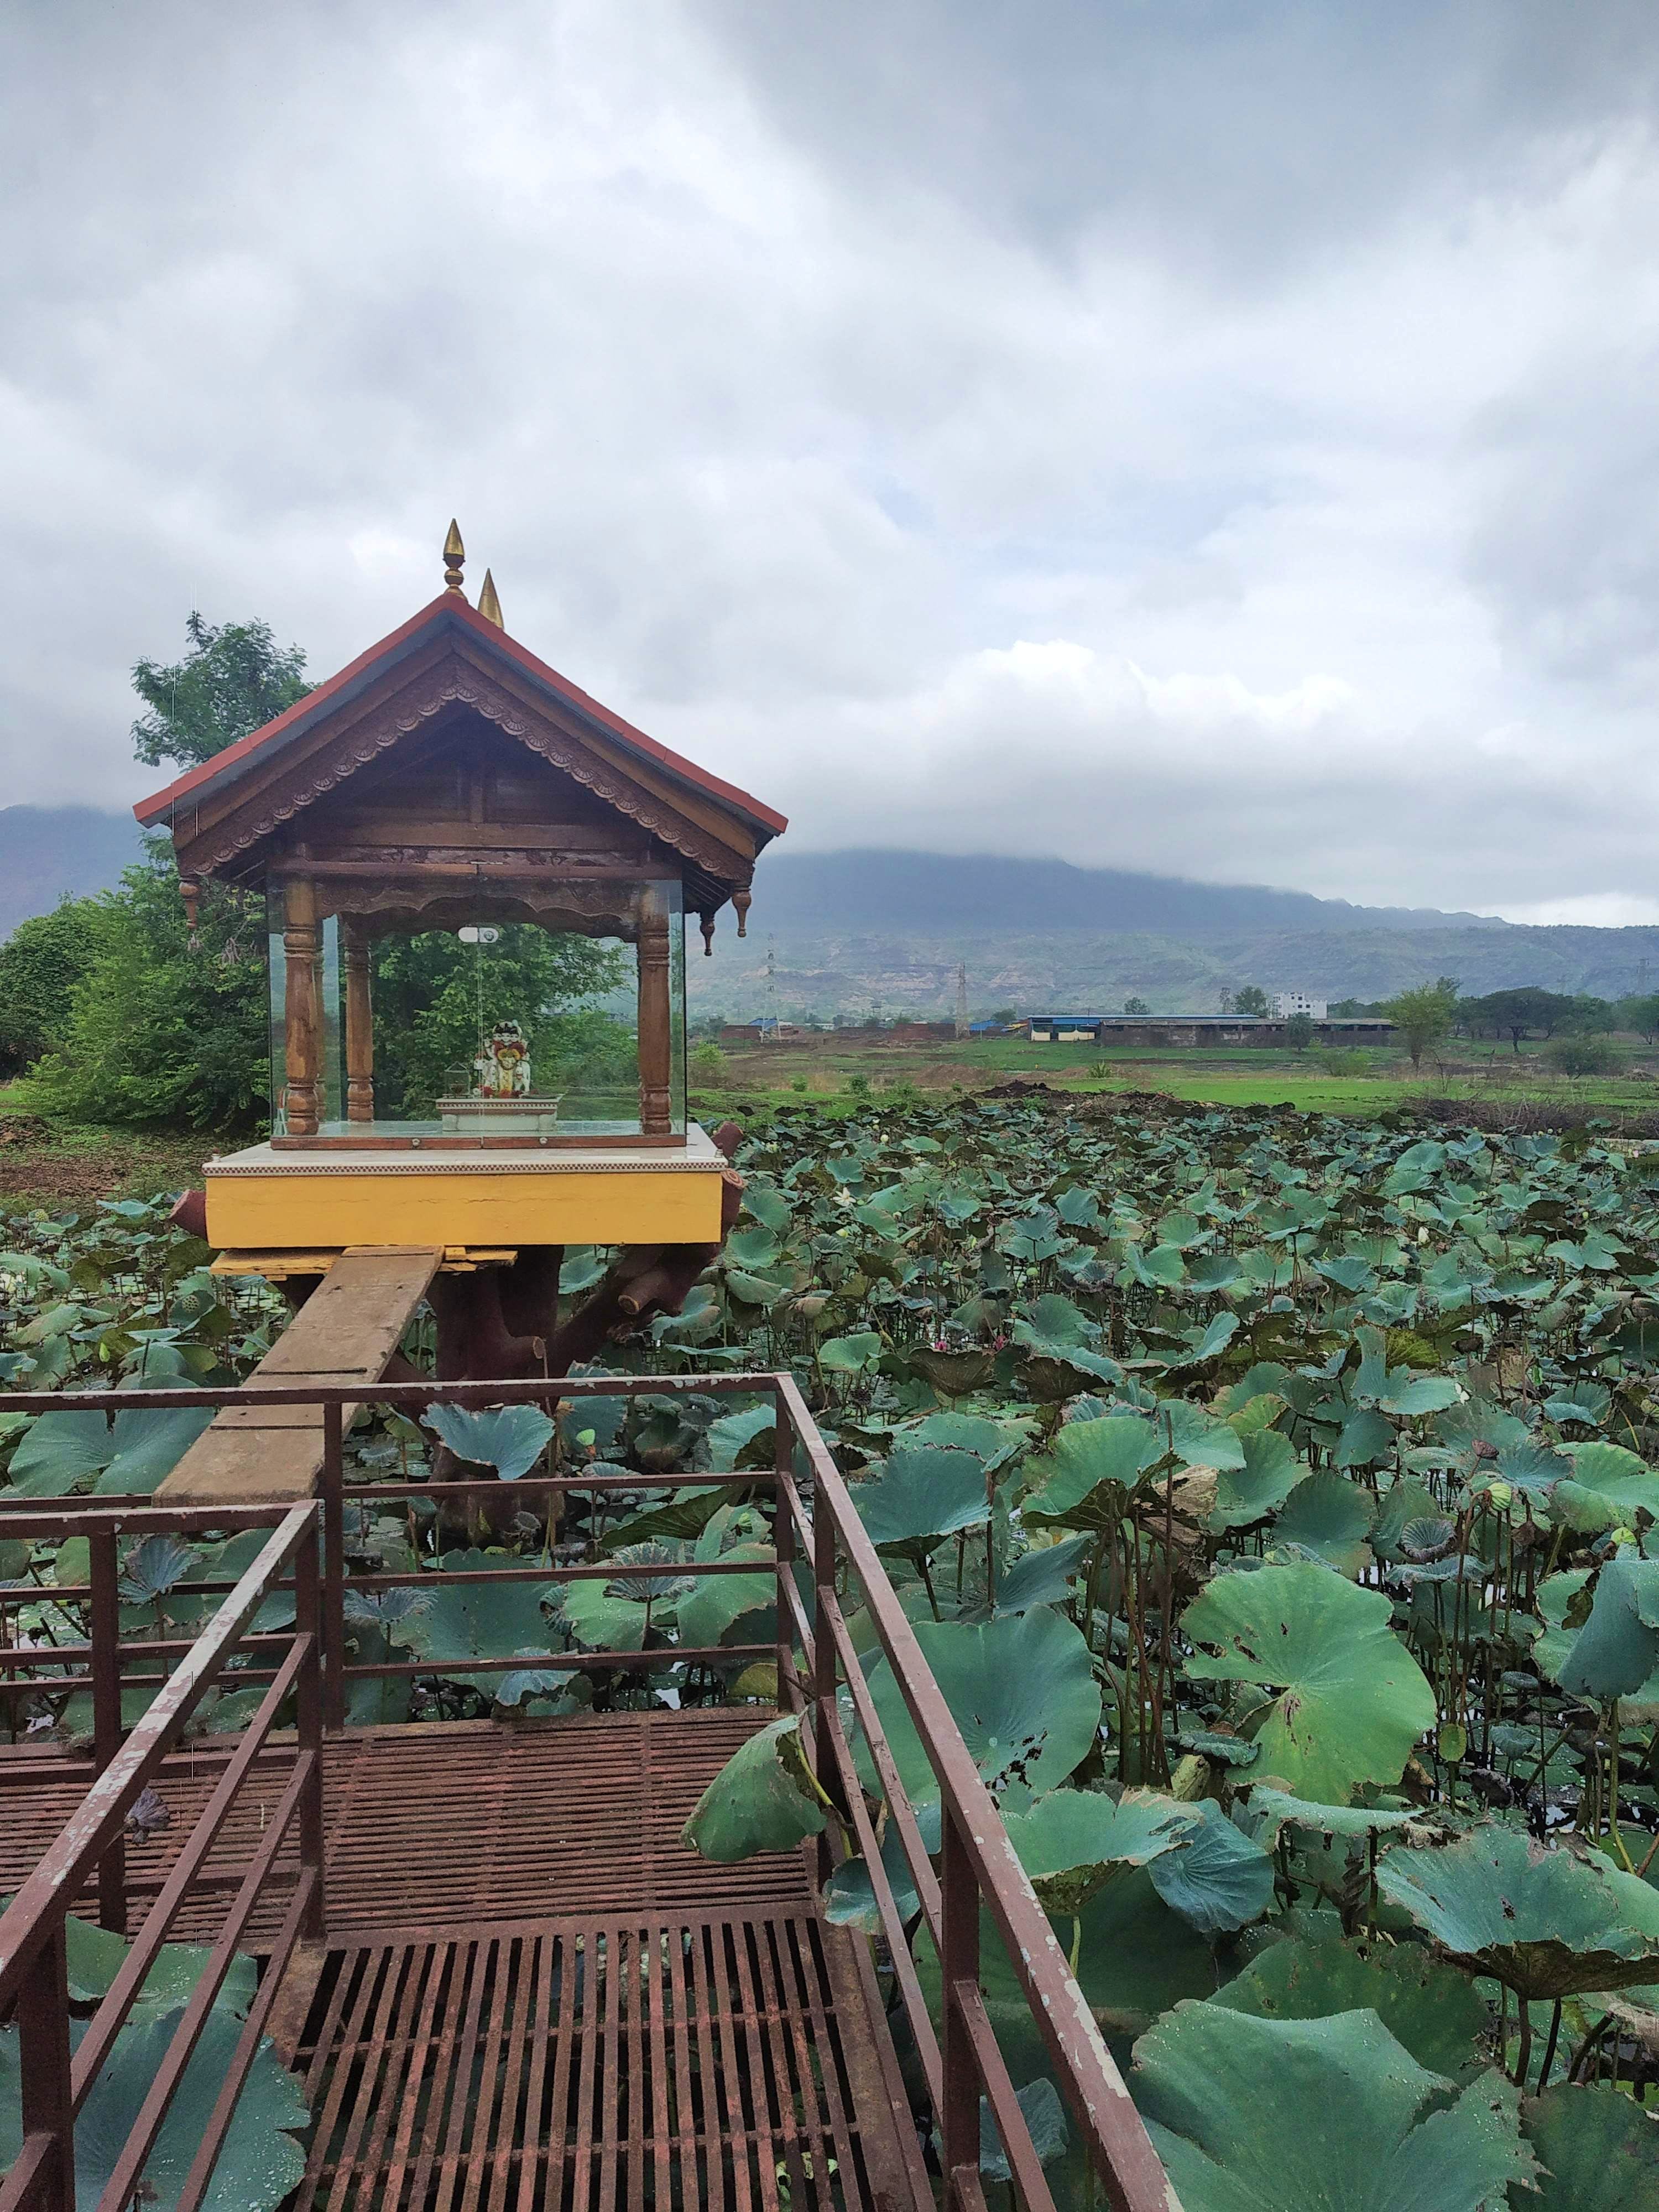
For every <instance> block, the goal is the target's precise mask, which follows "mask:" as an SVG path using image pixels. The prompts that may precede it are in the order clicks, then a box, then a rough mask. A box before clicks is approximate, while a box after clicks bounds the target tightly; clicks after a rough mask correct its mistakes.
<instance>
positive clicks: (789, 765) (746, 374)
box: [0, 0, 1659, 921]
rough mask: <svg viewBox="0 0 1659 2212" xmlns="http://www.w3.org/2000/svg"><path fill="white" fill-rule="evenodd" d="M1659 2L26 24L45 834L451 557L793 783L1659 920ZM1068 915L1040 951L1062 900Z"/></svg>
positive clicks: (929, 6) (873, 829)
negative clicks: (265, 667) (142, 666)
mask: <svg viewBox="0 0 1659 2212" xmlns="http://www.w3.org/2000/svg"><path fill="white" fill-rule="evenodd" d="M1656 63H1659V10H1656V9H1655V7H1654V5H1653V0H1628V4H1626V0H1575V4H1572V5H1566V4H1564V0H1446V4H1430V3H1429V0H1340V4H1339V3H1338V0H1308V4H1302V5H1297V4H1291V0H1254V4H1253V0H1045V4H1043V5H1042V6H1039V7H1030V6H1025V7H1021V6H1017V5H1014V4H1012V0H997V4H991V0H836V4H835V5H834V6H818V5H806V4H802V0H685V4H678V5H677V4H673V3H672V0H526V4H523V5H519V6H515V5H513V4H511V0H489V4H482V0H481V3H480V4H477V5H475V6H473V7H471V8H465V7H462V6H458V5H455V4H453V0H446V4H443V5H441V6H428V5H426V4H423V0H396V4H390V5H380V4H370V0H328V4H326V5H321V4H319V5H315V6H311V5H306V4H301V0H281V4H279V5H277V6H275V7H266V8H228V7H226V6H224V5H223V4H222V0H213V4H169V0H145V4H144V5H143V6H140V7H131V6H129V7H120V6H115V5H111V4H96V5H94V4H93V0H10V5H9V8H8V9H6V10H5V12H4V15H3V30H0V172H3V175H4V179H5V200H6V219H5V222H4V226H3V234H0V253H3V267H0V283H3V292H0V298H3V302H4V306H3V311H0V511H3V513H4V516H5V537H6V568H7V588H6V593H5V600H4V610H5V611H4V615H3V617H0V620H3V635H0V768H3V771H4V774H3V786H0V802H10V801H15V800H20V799H33V800H38V801H41V802H46V803H56V802H61V801H65V800H88V799H90V800H92V801H94V802H95V803H99V804H104V805H111V806H114V805H119V804H123V803H125V802H126V801H128V800H130V799H132V798H133V797H135V796H137V795H138V794H139V793H142V792H143V790H144V789H146V788H147V787H149V786H150V785H152V784H153V783H154V782H155V781H157V780H158V779H157V778H156V776H155V772H154V771H151V770H146V769H140V768H137V767H136V766H135V764H134V763H133V762H132V760H131V749H130V744H129V741H128V736H127V729H128V725H129V723H130V721H131V715H132V712H133V706H132V702H131V696H130V694H129V692H128V690H127V684H126V675H127V671H128V670H129V669H130V667H131V663H132V661H133V660H134V659H136V658H137V656H138V655H140V654H141V653H142V654H149V655H153V656H156V657H166V658H171V657H173V655H174V653H176V651H177V650H178V649H179V647H181V646H182V642H183V624H184V618H185V614H186V612H187V611H189V610H190V609H191V607H192V606H196V607H199V608H200V609H201V611H203V613H204V615H205V616H207V617H209V618H210V620H215V621H220V620H224V619H227V618H241V617H246V616H248V615H251V614H259V615H263V616H264V617H266V618H267V619H268V620H269V621H270V622H271V623H273V625H274V626H275V628H276V631H277V633H278V635H279V636H280V637H281V638H282V639H283V640H284V641H287V640H289V639H292V640H295V641H299V642H300V643H301V644H302V645H303V646H304V647H306V649H307V653H308V654H309V656H310V669H311V673H312V674H313V676H316V677H321V676H323V675H325V674H326V673H328V672H329V671H330V670H331V669H332V668H334V667H336V666H337V665H339V664H340V663H341V662H343V660H345V659H349V658H350V657H351V656H352V655H353V654H355V653H357V652H358V651H360V650H361V649H362V647H364V646H365V645H366V644H368V642H370V641H372V640H373V639H374V638H375V637H377V636H379V635H381V634H383V633H384V632H385V631H386V630H387V629H391V628H392V627H393V626H394V625H395V624H396V623H398V622H399V621H401V620H402V619H403V618H404V617H405V616H406V615H407V614H409V613H410V612H411V611H413V610H414V609H415V608H416V607H417V606H418V605H421V604H422V602H423V601H424V600H425V599H428V598H429V597H430V596H431V594H432V593H433V592H434V591H435V590H436V589H437V588H438V586H439V585H440V583H441V562H440V558H439V547H440V545H441V541H442V538H443V533H444V529H445V526H446V525H447V522H448V520H449V517H450V514H451V513H452V512H453V513H456V514H458V515H459V519H460V521H461V526H462V529H463V531H464V532H465V538H466V543H467V548H468V552H469V556H471V557H470V561H469V580H470V582H471V584H472V585H473V586H475V587H476V585H477V581H478V580H479V579H480V578H481V577H482V574H483V567H484V565H485V563H486V562H488V563H489V565H490V566H491V567H492V568H494V571H495V579H496V582H497V585H498V586H499V588H500V592H501V599H502V602H503V605H504V608H505V611H506V616H507V626H508V628H509V629H511V630H512V631H513V634H514V635H517V636H519V637H520V638H522V639H523V640H524V641H525V642H526V644H527V645H529V646H531V647H532V648H533V649H534V650H536V651H537V652H538V653H542V654H543V655H544V657H545V658H546V659H550V660H551V661H552V662H553V664H554V665H555V666H556V667H558V668H561V669H562V670H563V671H566V672H567V673H568V675H570V676H571V677H573V678H575V679H576V680H577V681H578V682H579V683H580V684H584V685H586V687H587V688H588V689H589V690H593V691H596V692H598V693H599V695H600V696H602V697H604V698H605V699H606V700H607V701H608V702H610V703H611V704H612V705H613V706H615V707H617V708H619V709H620V710H621V711H623V713H625V714H629V715H630V716H632V717H633V718H634V719H635V720H637V721H639V722H640V723H641V724H642V725H643V726H645V727H646V728H647V729H648V730H650V731H651V732H653V735H655V736H657V737H659V738H662V739H663V740H664V741H665V743H667V744H672V745H676V746H678V747H681V748H682V749H684V750H686V751H688V752H690V753H691V754H692V755H693V756H694V757H696V758H697V759H698V760H700V761H702V762H703V763H706V764H707V765H708V766H710V767H712V768H714V769H717V770H719V771H720V773H722V774H724V775H728V776H731V777H732V778H733V779H734V780H736V781H738V782H740V783H743V784H744V785H746V786H747V787H749V788H750V789H751V790H753V791H755V792H756V793H758V794H759V795H760V796H762V797H763V798H764V799H768V800H769V801H771V802H772V803H773V804H775V805H779V806H781V807H782V808H783V809H784V810H785V811H787V812H788V813H789V814H790V815H791V816H792V817H793V828H792V829H791V832H790V838H791V842H792V843H793V844H795V845H797V846H798V847H800V848H807V847H816V848H825V847H830V846H836V845H842V844H849V843H866V844H886V845H916V846H925V847H928V848H934V849H938V850H942V851H956V852H969V851H976V850H983V849H987V848H997V849H1001V850H1005V851H1010V852H1018V853H1023V854H1060V855H1062V856H1063V857H1065V858H1066V859H1068V860H1075V861H1079V862H1083V863H1094V864H1104V865H1112V866H1130V867H1146V868H1150V869H1154V870H1157V871H1159V872H1172V873H1183V874H1188V875H1194V876H1198V877H1202V878H1208V879H1210V880H1212V881H1239V880H1243V881H1255V882H1269V883H1273V884H1284V885H1287V886H1293V887H1297V888H1300V889H1304V890H1311V891H1316V892H1319V893H1322V894H1324V895H1327V896H1342V897H1346V898H1351V899H1356V900H1364V901H1367V902H1389V903H1397V904H1413V905H1437V906H1443V907H1467V908H1477V909H1479V910H1481V911H1486V912H1494V913H1502V914H1505V915H1510V916H1512V917H1513V918H1515V919H1517V920H1528V921H1532V920H1550V921H1555V920H1575V921H1637V920H1643V921H1649V920H1656V919H1659V866H1656V859H1659V713H1656V709H1659V138H1656V131H1655V118H1656V101H1659V69H1656ZM1034 919H1036V917H1034Z"/></svg>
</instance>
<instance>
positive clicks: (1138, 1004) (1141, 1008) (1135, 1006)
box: [1123, 999, 1152, 1014]
mask: <svg viewBox="0 0 1659 2212" xmlns="http://www.w3.org/2000/svg"><path fill="white" fill-rule="evenodd" d="M1123 1011H1124V1012H1125V1013H1126V1014H1150V1013H1151V1012H1152V1008H1151V1007H1150V1006H1148V1005H1147V1003H1146V1000H1145V999H1126V1000H1124V1001H1123Z"/></svg>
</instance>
